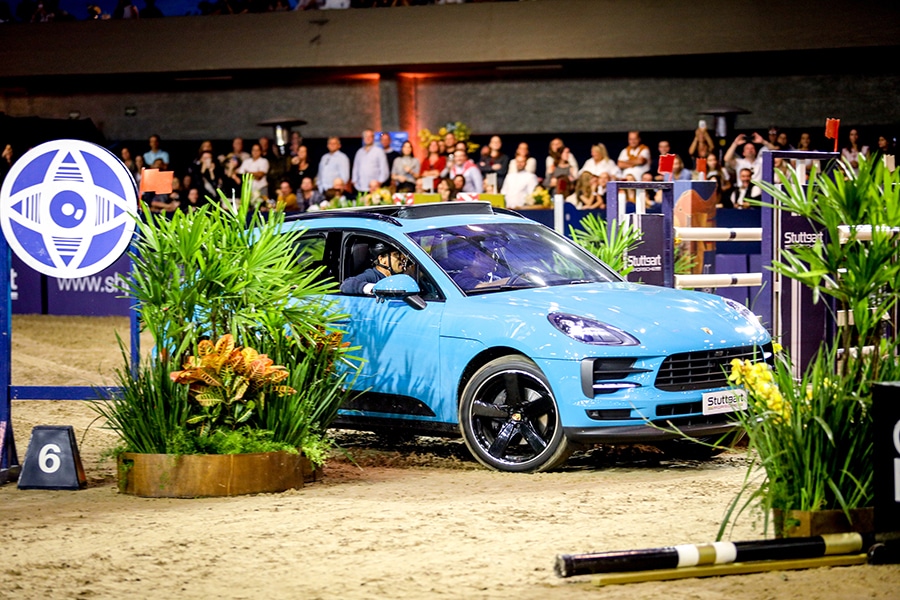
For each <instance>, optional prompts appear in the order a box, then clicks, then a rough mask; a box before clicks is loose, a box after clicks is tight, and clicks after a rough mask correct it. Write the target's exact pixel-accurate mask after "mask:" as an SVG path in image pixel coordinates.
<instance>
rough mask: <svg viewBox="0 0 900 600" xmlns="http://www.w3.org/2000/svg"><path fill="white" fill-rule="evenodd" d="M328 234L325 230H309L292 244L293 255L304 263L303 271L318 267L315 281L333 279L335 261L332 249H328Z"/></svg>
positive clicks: (335, 272) (335, 271)
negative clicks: (294, 244) (309, 231)
mask: <svg viewBox="0 0 900 600" xmlns="http://www.w3.org/2000/svg"><path fill="white" fill-rule="evenodd" d="M330 245H333V244H329V235H328V233H327V232H322V231H317V232H311V233H308V234H306V235H304V236H303V237H301V238H300V239H299V240H297V244H296V246H294V257H295V258H296V260H297V261H298V262H300V263H301V264H303V265H304V271H311V270H314V269H319V270H320V273H319V276H318V277H317V278H316V280H317V281H328V280H335V279H336V277H335V275H336V274H337V270H336V266H337V264H336V261H335V260H334V255H335V254H336V253H335V252H334V251H329V246H330Z"/></svg>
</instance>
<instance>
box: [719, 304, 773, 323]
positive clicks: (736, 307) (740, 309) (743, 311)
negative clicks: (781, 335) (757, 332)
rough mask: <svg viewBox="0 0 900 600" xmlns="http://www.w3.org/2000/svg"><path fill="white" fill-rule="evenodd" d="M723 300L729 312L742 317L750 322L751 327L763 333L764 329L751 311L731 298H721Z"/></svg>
mask: <svg viewBox="0 0 900 600" xmlns="http://www.w3.org/2000/svg"><path fill="white" fill-rule="evenodd" d="M723 300H724V301H725V304H726V305H728V307H729V308H730V309H731V310H733V311H735V312H736V313H737V314H739V315H741V316H742V317H744V318H745V319H746V320H747V321H748V322H750V324H751V325H753V326H754V327H756V328H757V329H761V330H763V331H765V329H766V328H765V327H763V325H762V323H761V322H760V320H759V317H757V316H756V314H754V312H753V311H752V310H750V309H749V308H747V307H746V306H744V305H743V304H741V303H740V302H737V301H736V300H732V299H731V298H723Z"/></svg>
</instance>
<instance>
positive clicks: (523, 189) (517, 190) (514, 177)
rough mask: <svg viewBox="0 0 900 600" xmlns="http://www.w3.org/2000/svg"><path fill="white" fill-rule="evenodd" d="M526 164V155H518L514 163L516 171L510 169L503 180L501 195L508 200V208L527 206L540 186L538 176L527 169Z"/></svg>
mask: <svg viewBox="0 0 900 600" xmlns="http://www.w3.org/2000/svg"><path fill="white" fill-rule="evenodd" d="M526 162H527V159H526V157H525V156H524V155H521V154H517V155H516V159H515V161H514V163H515V165H516V170H515V171H513V170H512V169H510V171H509V173H507V174H506V179H504V180H503V187H502V188H501V189H500V193H501V194H503V196H504V197H505V198H506V208H521V207H522V206H525V205H526V204H527V203H528V198H529V197H530V196H531V194H532V193H533V192H534V189H535V188H536V187H537V185H538V180H537V175H535V174H534V173H532V172H530V171H529V170H528V169H527V167H526Z"/></svg>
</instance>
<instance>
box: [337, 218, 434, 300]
mask: <svg viewBox="0 0 900 600" xmlns="http://www.w3.org/2000/svg"><path fill="white" fill-rule="evenodd" d="M378 243H383V244H388V245H391V246H394V247H397V246H398V244H396V242H392V241H390V240H385V239H381V238H376V237H374V236H366V235H357V234H354V235H350V236H347V238H346V239H345V240H344V244H343V249H344V250H343V260H342V261H341V265H342V272H343V278H342V281H343V280H346V279H348V278H350V277H356V276H358V275H360V274H362V273H363V272H364V271H365V270H366V269H369V268H371V267H372V266H373V265H374V262H375V259H374V257H373V256H372V254H371V251H372V248H374V247H375V245H376V244H378ZM407 258H408V259H409V262H408V263H407V267H406V270H405V271H404V273H406V274H407V275H409V276H410V277H412V278H413V279H415V280H416V282H417V283H418V284H419V289H420V290H421V293H420V294H419V295H420V296H421V297H422V299H423V300H442V299H443V295H441V293H440V290H439V289H438V287H437V285H435V283H434V281H433V280H432V279H431V277H430V276H429V275H428V274H427V273H426V272H425V271H424V270H423V269H422V268H421V266H420V265H419V264H418V263H417V262H416V261H415V260H413V259H412V258H411V257H409V256H408V255H407Z"/></svg>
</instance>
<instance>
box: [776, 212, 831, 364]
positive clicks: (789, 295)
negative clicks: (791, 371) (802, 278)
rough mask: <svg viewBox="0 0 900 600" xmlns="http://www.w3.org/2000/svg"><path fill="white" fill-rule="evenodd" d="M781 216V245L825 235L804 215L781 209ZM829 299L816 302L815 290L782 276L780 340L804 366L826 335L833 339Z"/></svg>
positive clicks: (810, 242)
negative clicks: (814, 299) (813, 291)
mask: <svg viewBox="0 0 900 600" xmlns="http://www.w3.org/2000/svg"><path fill="white" fill-rule="evenodd" d="M777 216H778V217H779V218H780V219H781V239H780V240H779V247H780V248H781V249H787V248H793V247H796V246H812V245H813V244H815V242H816V240H819V239H822V238H823V236H824V235H825V234H824V233H822V232H819V231H816V230H815V229H814V228H813V225H812V224H811V223H810V222H809V220H807V219H806V218H804V217H801V216H799V215H795V214H792V213H790V212H787V211H779V213H778V215H777ZM828 302H829V299H828V297H826V296H823V297H822V298H821V299H820V300H819V302H818V303H813V293H812V290H810V289H809V288H808V287H806V286H805V285H803V284H801V283H800V282H799V281H796V280H793V279H789V278H787V277H784V278H782V280H781V304H780V309H781V322H782V324H783V330H782V338H781V340H780V341H781V344H782V345H783V346H784V347H785V348H786V349H787V350H788V352H789V353H790V356H791V358H792V359H793V360H794V364H795V365H797V366H798V367H799V368H800V369H805V368H806V365H807V364H809V361H810V360H811V359H812V358H813V357H814V356H815V354H816V352H817V351H818V350H819V345H820V344H821V343H822V339H823V335H824V336H825V339H830V338H831V334H832V322H831V319H830V316H829V314H828V304H827V303H828Z"/></svg>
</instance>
